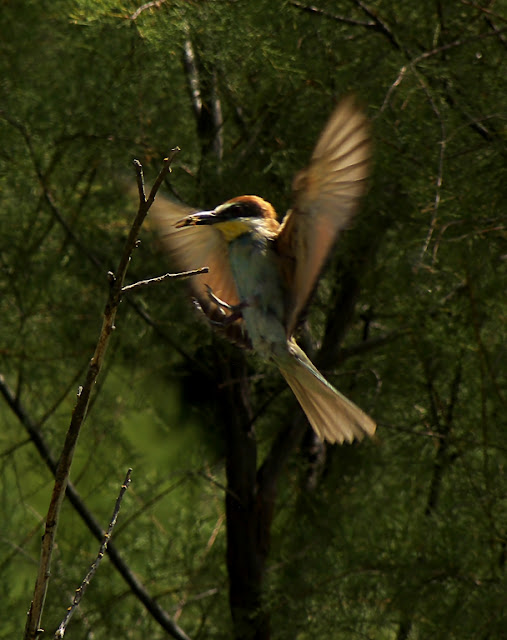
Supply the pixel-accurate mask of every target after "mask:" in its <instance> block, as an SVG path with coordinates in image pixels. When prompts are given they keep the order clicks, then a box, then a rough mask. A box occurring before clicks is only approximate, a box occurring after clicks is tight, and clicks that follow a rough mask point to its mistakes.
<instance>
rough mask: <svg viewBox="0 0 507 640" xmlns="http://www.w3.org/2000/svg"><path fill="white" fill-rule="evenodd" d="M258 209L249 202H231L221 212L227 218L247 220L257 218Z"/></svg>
mask: <svg viewBox="0 0 507 640" xmlns="http://www.w3.org/2000/svg"><path fill="white" fill-rule="evenodd" d="M257 209H258V208H257V207H256V206H255V205H254V204H253V203H250V202H232V203H231V204H228V205H227V207H226V208H225V209H224V211H223V215H224V216H225V217H227V218H248V217H253V216H258V215H259V212H258V210H257Z"/></svg>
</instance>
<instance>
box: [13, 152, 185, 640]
mask: <svg viewBox="0 0 507 640" xmlns="http://www.w3.org/2000/svg"><path fill="white" fill-rule="evenodd" d="M177 152H178V149H173V150H172V151H171V152H170V154H169V155H168V157H167V158H165V159H164V164H163V167H162V169H161V171H160V173H159V175H158V177H157V179H156V181H155V184H154V185H153V188H152V190H151V192H150V196H149V198H148V200H146V199H145V198H144V197H143V198H140V201H139V208H138V211H137V214H136V217H135V218H134V221H133V223H132V227H131V229H130V232H129V235H128V238H127V240H126V242H125V246H124V249H123V253H122V255H121V257H120V261H119V264H118V268H117V271H116V274H110V289H109V295H108V299H107V301H106V305H105V308H104V314H103V320H102V328H101V331H100V334H99V337H98V340H97V345H96V348H95V352H94V354H93V357H92V359H91V361H90V364H89V366H88V371H87V374H86V379H85V382H84V384H83V386H82V387H80V389H79V391H78V397H77V401H76V404H75V406H74V410H73V412H72V417H71V421H70V425H69V429H68V431H67V435H66V437H65V442H64V445H63V450H62V453H61V455H60V459H59V461H58V466H57V468H56V472H55V484H54V487H53V492H52V494H51V500H50V503H49V509H48V513H47V516H46V526H45V531H44V536H43V538H42V546H41V557H40V562H39V571H38V574H37V578H36V581H35V587H34V594H33V600H32V602H31V605H30V609H29V611H28V616H27V621H26V627H25V634H24V639H25V640H36V638H37V637H38V636H39V634H40V633H41V632H42V629H41V627H40V625H41V618H42V612H43V610H44V602H45V599H46V593H47V588H48V584H49V576H50V567H51V557H52V554H53V548H54V545H55V539H56V532H57V528H58V521H59V517H60V510H61V506H62V503H63V499H64V496H65V490H66V487H67V484H68V481H69V473H70V467H71V465H72V460H73V457H74V450H75V447H76V444H77V440H78V437H79V433H80V430H81V426H82V424H83V422H84V420H85V418H86V415H87V413H88V407H89V403H90V396H91V393H92V389H93V387H94V386H95V382H96V380H97V377H98V375H99V373H100V370H101V368H102V363H103V361H104V357H105V354H106V350H107V346H108V344H109V339H110V337H111V334H112V332H113V330H114V328H115V327H114V322H115V319H116V313H117V311H118V307H119V305H120V301H121V297H122V288H123V283H124V281H125V274H126V272H127V268H128V265H129V262H130V259H131V256H132V253H133V251H134V248H135V247H136V243H137V236H138V234H139V230H140V228H141V225H142V223H143V221H144V219H145V218H146V215H147V214H148V210H149V208H150V206H151V204H152V202H153V200H154V199H155V194H156V192H157V189H158V187H159V186H160V184H161V183H162V181H163V180H164V178H165V176H166V175H167V173H168V172H169V171H170V166H171V161H172V159H173V158H174V156H175V155H176V153H177ZM136 173H137V176H138V182H140V183H141V184H142V183H143V175H142V167H141V164H140V163H139V162H137V161H136ZM142 191H143V194H144V188H143V190H142Z"/></svg>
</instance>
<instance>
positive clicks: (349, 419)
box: [275, 343, 376, 444]
mask: <svg viewBox="0 0 507 640" xmlns="http://www.w3.org/2000/svg"><path fill="white" fill-rule="evenodd" d="M290 352H291V356H290V358H287V357H284V358H275V362H276V364H277V365H278V367H279V368H280V371H281V373H282V375H283V376H284V378H285V380H286V381H287V384H288V385H289V386H290V388H291V389H292V391H293V392H294V395H295V396H296V398H297V399H298V401H299V404H300V405H301V407H302V409H303V411H304V412H305V414H306V417H307V418H308V420H309V422H310V424H311V425H312V427H313V429H314V431H315V432H316V433H317V435H318V436H319V437H320V438H321V439H323V440H327V441H328V442H331V443H334V442H338V443H340V444H341V443H342V442H343V441H344V440H346V441H347V442H352V440H354V439H357V440H362V439H363V438H364V436H365V435H369V436H372V435H373V434H374V433H375V428H376V425H375V422H374V421H373V420H372V419H371V418H370V417H369V416H367V415H366V413H364V411H362V410H361V409H360V408H359V407H357V406H356V405H355V404H354V403H353V402H351V401H350V400H349V399H348V398H346V397H345V396H344V395H342V394H341V393H340V392H339V391H337V390H336V389H335V388H334V387H333V386H332V385H330V384H329V382H327V380H326V379H325V378H324V377H323V376H322V375H321V374H320V373H319V371H318V370H317V369H316V368H315V367H314V365H313V364H312V362H311V361H310V359H309V358H308V357H307V356H306V354H305V353H304V351H302V349H300V348H299V347H298V346H297V345H296V344H295V343H292V344H291V348H290Z"/></svg>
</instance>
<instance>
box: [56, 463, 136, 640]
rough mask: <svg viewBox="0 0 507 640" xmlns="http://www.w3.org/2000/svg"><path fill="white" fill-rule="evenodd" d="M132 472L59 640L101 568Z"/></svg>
mask: <svg viewBox="0 0 507 640" xmlns="http://www.w3.org/2000/svg"><path fill="white" fill-rule="evenodd" d="M131 473H132V469H129V470H128V471H127V475H126V476H125V480H124V481H123V484H122V486H121V489H120V493H119V495H118V498H117V499H116V504H115V506H114V511H113V515H112V518H111V521H110V523H109V527H108V528H107V531H106V533H105V534H104V537H103V538H102V543H101V545H100V549H99V553H98V555H97V558H96V559H95V562H93V564H92V565H91V567H90V569H89V571H88V573H87V574H86V576H85V577H84V578H83V581H82V582H81V584H80V586H79V587H78V589H77V590H76V593H75V595H74V599H73V601H72V605H71V606H70V607H69V608H68V609H67V613H66V614H65V617H64V619H63V620H62V622H61V623H60V626H59V627H58V629H57V630H56V632H55V639H56V640H58V639H59V638H63V636H64V635H65V631H66V630H67V625H68V624H69V622H70V619H71V618H72V616H73V614H74V612H75V611H76V609H77V608H78V606H79V603H80V602H81V599H82V597H83V596H84V593H85V591H86V589H87V587H88V585H89V584H90V582H91V580H92V578H93V576H94V575H95V573H96V571H97V569H98V568H99V564H100V563H101V561H102V558H103V557H104V554H105V553H106V549H107V545H108V542H109V540H110V538H111V535H112V533H113V529H114V527H115V525H116V521H117V520H118V514H119V512H120V507H121V503H122V500H123V496H124V495H125V492H126V491H127V489H128V487H129V485H130V474H131Z"/></svg>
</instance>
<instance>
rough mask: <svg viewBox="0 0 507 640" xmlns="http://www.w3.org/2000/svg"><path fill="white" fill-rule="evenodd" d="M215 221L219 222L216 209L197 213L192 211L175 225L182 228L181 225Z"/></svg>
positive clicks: (187, 225) (186, 225) (189, 225)
mask: <svg viewBox="0 0 507 640" xmlns="http://www.w3.org/2000/svg"><path fill="white" fill-rule="evenodd" d="M214 222H218V220H217V217H216V215H215V212H214V211H198V212H197V213H192V214H191V215H189V216H187V217H186V218H182V219H181V220H178V222H177V223H176V224H175V225H174V226H175V227H176V228H177V229H181V227H193V226H195V225H198V224H213V223H214Z"/></svg>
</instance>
